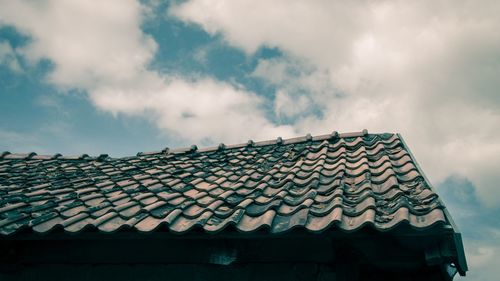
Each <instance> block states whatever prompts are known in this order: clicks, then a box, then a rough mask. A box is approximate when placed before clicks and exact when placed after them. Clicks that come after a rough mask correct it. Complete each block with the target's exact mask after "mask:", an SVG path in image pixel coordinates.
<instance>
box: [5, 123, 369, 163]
mask: <svg viewBox="0 0 500 281" xmlns="http://www.w3.org/2000/svg"><path fill="white" fill-rule="evenodd" d="M365 135H368V130H367V129H364V130H362V131H357V132H346V133H339V132H338V131H333V132H332V133H330V134H323V135H316V136H312V135H311V134H309V133H308V134H306V135H305V136H300V137H291V138H286V139H284V138H282V137H277V138H276V139H274V140H263V141H253V140H252V139H250V140H248V141H247V142H246V143H236V144H230V145H226V144H224V143H220V144H219V145H217V146H207V147H203V148H198V146H196V145H191V146H188V147H178V148H175V149H170V148H168V147H166V148H164V149H162V150H161V151H149V152H138V153H137V154H136V155H135V156H143V155H157V154H165V155H169V154H174V155H175V154H184V153H193V152H211V151H217V150H225V149H235V148H242V147H246V146H253V147H262V146H268V145H275V144H279V145H287V144H295V143H302V142H306V141H322V140H328V139H335V138H352V137H362V136H365ZM135 156H122V157H110V156H108V154H100V155H97V156H89V155H88V154H85V153H84V154H80V155H62V154H60V153H55V154H52V155H51V154H45V155H43V154H41V155H39V154H37V153H36V152H29V153H11V152H10V151H4V152H1V154H0V159H35V160H36V159H40V160H50V159H65V160H83V159H86V160H97V161H105V160H107V159H123V158H130V157H135Z"/></svg>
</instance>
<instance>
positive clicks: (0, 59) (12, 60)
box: [0, 42, 22, 73]
mask: <svg viewBox="0 0 500 281" xmlns="http://www.w3.org/2000/svg"><path fill="white" fill-rule="evenodd" d="M2 64H4V65H6V66H7V67H8V68H9V69H10V70H12V71H14V72H18V73H19V72H22V69H21V66H20V64H19V61H18V59H17V56H16V53H15V51H14V49H13V48H12V46H11V45H10V44H9V43H8V42H0V65H2Z"/></svg>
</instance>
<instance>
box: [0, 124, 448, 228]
mask: <svg viewBox="0 0 500 281" xmlns="http://www.w3.org/2000/svg"><path fill="white" fill-rule="evenodd" d="M0 197H1V199H0V235H11V234H12V233H15V232H16V231H17V230H19V229H21V228H31V229H32V230H33V231H35V232H42V233H45V232H49V231H50V230H52V229H53V228H54V227H56V226H60V227H62V228H63V229H64V230H66V231H68V232H79V231H84V230H85V229H86V227H87V226H94V227H97V229H98V230H99V231H102V232H114V231H119V230H120V229H123V228H134V229H136V230H138V231H143V232H149V231H161V230H168V229H169V230H171V231H173V232H178V233H184V232H186V231H189V230H191V229H192V228H194V227H197V226H198V227H200V228H202V229H204V230H205V231H206V232H209V233H217V232H220V231H222V230H223V229H225V228H226V227H228V226H229V225H234V227H236V229H238V230H239V231H243V232H249V231H255V230H257V229H260V228H266V227H267V228H268V229H269V232H270V233H281V232H286V231H289V230H291V229H292V228H303V229H306V230H308V231H312V232H320V231H324V230H326V229H327V228H338V229H341V230H344V231H354V230H357V229H359V228H361V227H362V226H363V225H367V224H369V225H371V226H373V227H375V228H376V229H378V230H380V231H385V230H388V229H392V228H394V227H396V226H397V225H399V224H401V223H406V224H409V225H411V226H412V227H413V228H415V229H425V228H428V227H430V226H432V225H434V224H436V223H442V224H448V223H449V220H448V219H447V217H446V215H445V213H444V212H443V208H444V206H443V205H442V203H441V201H440V200H439V198H438V196H437V195H436V194H435V193H434V192H433V190H432V189H431V188H430V185H429V183H428V182H427V181H426V179H425V178H424V177H423V175H422V174H421V171H420V170H419V168H418V166H417V164H416V163H415V162H414V159H413V158H412V156H411V154H410V153H409V151H408V148H407V147H406V146H405V144H404V142H403V141H402V140H401V139H400V137H399V135H396V134H367V133H366V132H360V133H348V134H340V135H339V134H330V135H323V136H315V137H309V136H306V137H304V136H303V137H299V138H294V139H288V140H283V139H278V140H271V141H264V142H249V143H245V144H238V145H230V146H219V147H215V148H206V149H197V148H196V149H195V148H193V147H192V148H188V149H179V150H176V151H167V150H165V151H161V152H154V153H139V154H138V155H137V156H133V157H124V158H110V157H108V156H107V155H105V156H99V157H88V156H86V155H84V156H83V157H82V156H77V157H60V156H58V157H53V156H49V157H44V156H39V155H35V154H10V153H3V154H2V155H1V156H0ZM161 225H165V227H161Z"/></svg>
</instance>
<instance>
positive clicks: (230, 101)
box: [0, 0, 293, 142]
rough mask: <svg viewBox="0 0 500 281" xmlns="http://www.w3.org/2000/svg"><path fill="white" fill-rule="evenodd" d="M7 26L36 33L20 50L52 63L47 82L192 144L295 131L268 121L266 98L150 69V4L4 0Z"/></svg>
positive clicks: (0, 17) (2, 20)
mask: <svg viewBox="0 0 500 281" xmlns="http://www.w3.org/2000/svg"><path fill="white" fill-rule="evenodd" d="M0 5H1V7H2V8H1V9H0V24H6V25H12V26H14V27H15V28H16V29H17V30H18V31H20V32H22V33H24V34H26V35H28V36H30V41H29V43H28V44H26V45H25V46H23V47H21V48H19V50H18V52H19V53H20V54H22V55H24V56H25V57H26V58H27V59H28V60H29V61H30V62H32V63H37V62H39V61H40V60H42V59H49V60H50V61H51V62H52V63H53V64H54V69H53V71H51V72H50V73H49V74H48V77H47V79H48V81H49V82H50V83H53V84H54V85H56V86H59V87H62V88H65V89H75V88H76V89H80V90H83V91H86V92H88V95H89V97H90V99H91V101H92V102H93V103H94V104H95V105H96V106H97V107H98V108H100V109H101V110H103V111H106V112H112V113H114V114H128V115H140V116H149V117H150V118H151V120H152V122H154V123H155V124H156V125H157V126H158V127H159V128H161V129H165V130H167V131H169V132H170V133H172V134H177V136H178V137H180V138H183V139H185V140H186V141H193V142H199V141H202V140H203V141H207V139H208V138H210V140H211V141H226V142H235V141H245V140H247V139H249V138H269V137H276V133H278V134H283V135H284V136H289V135H290V134H292V133H293V131H292V129H291V127H286V126H276V125H273V124H272V123H271V122H269V121H268V120H267V119H266V118H264V113H263V112H262V111H261V110H260V109H259V105H260V103H261V101H260V99H259V98H258V97H257V96H255V95H254V94H252V93H250V92H248V91H246V90H244V89H240V88H239V87H238V86H234V85H232V84H228V83H223V82H218V81H214V80H212V79H208V78H203V77H198V78H182V77H171V76H164V75H162V74H159V73H157V72H154V71H151V70H149V69H148V64H149V63H150V62H151V60H152V59H153V57H154V55H155V52H156V50H157V43H156V42H155V41H154V39H153V38H152V37H151V36H149V35H147V34H145V33H144V32H143V31H142V30H141V23H142V22H143V21H144V20H145V17H147V16H150V15H151V14H153V13H152V10H151V9H154V8H155V6H156V5H157V3H156V2H155V1H151V2H150V3H149V4H146V5H149V6H144V5H141V4H140V3H139V2H138V1H135V0H127V1H123V0H114V1H100V2H88V1H65V0H64V1H56V0H52V1H40V2H36V1H35V2H34V1H0Z"/></svg>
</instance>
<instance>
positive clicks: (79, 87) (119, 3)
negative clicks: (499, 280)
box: [0, 0, 500, 280]
mask: <svg viewBox="0 0 500 281" xmlns="http://www.w3.org/2000/svg"><path fill="white" fill-rule="evenodd" d="M498 15H500V2H499V1H495V0H491V1H490V0H483V1H480V2H478V1H464V0H453V1H452V0H439V1H435V0H434V1H427V0H423V1H385V0H379V1H363V0H361V1H330V0H328V1H327V0H325V1H321V0H318V1H294V0H286V1H285V0H274V1H263V0H251V1H250V0H231V1H217V0H210V1H209V0H187V1H154V0H151V1H136V0H106V1H84V0H81V1H77V0H61V1H56V0H53V1H49V0H41V1H24V0H19V1H9V0H0V117H1V118H0V151H4V150H7V151H11V152H31V151H34V152H36V153H38V154H54V153H62V154H65V155H77V154H82V153H87V154H90V155H99V154H101V153H106V154H109V155H110V156H112V157H120V156H127V155H135V154H136V153H137V152H140V151H156V150H161V149H163V148H165V147H185V146H189V145H191V144H197V145H198V146H211V145H216V144H218V143H220V142H223V143H226V144H230V143H240V142H246V141H247V140H249V139H253V140H266V139H275V138H276V137H278V136H281V137H293V136H301V135H306V134H307V133H311V134H313V135H315V134H316V135H317V134H327V133H331V132H332V131H339V132H352V131H360V130H362V129H368V131H369V132H374V133H377V132H399V133H401V134H402V136H403V137H404V139H405V140H406V142H407V143H408V144H409V146H410V148H411V149H412V151H413V153H414V154H415V156H416V158H417V159H418V161H419V163H420V165H421V166H422V167H423V170H424V171H426V173H427V176H428V177H429V178H430V180H431V182H432V183H433V184H434V186H436V188H437V190H438V193H440V194H441V197H442V198H443V200H444V201H445V204H447V205H448V208H449V209H450V211H451V213H452V215H453V216H454V219H455V220H456V222H457V224H458V226H459V228H460V230H461V231H462V233H463V235H464V243H465V247H466V252H467V258H468V262H469V266H470V269H471V271H470V273H469V276H468V277H466V278H460V279H458V278H457V280H495V279H496V278H495V277H497V276H498V274H500V268H499V267H498V266H495V265H497V263H498V262H496V261H497V260H500V239H499V238H500V191H499V187H498V183H499V182H500V173H499V172H498V171H500V130H499V129H500V93H499V89H500V29H499V26H500V17H499V16H498Z"/></svg>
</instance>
